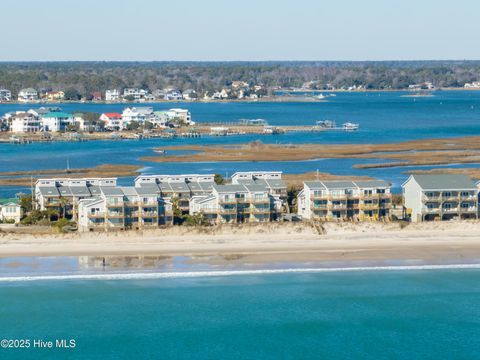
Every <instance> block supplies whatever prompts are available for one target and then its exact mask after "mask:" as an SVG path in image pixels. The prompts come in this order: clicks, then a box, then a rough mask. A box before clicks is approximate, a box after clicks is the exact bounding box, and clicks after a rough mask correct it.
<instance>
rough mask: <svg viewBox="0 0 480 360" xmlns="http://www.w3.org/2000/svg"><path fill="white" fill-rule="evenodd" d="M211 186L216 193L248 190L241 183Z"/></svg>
mask: <svg viewBox="0 0 480 360" xmlns="http://www.w3.org/2000/svg"><path fill="white" fill-rule="evenodd" d="M213 188H214V189H215V190H216V191H217V192H218V193H238V192H244V193H245V192H248V190H247V189H246V188H245V186H243V185H216V184H215V185H213Z"/></svg>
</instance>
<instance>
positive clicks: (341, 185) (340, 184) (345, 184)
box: [322, 181, 357, 189]
mask: <svg viewBox="0 0 480 360" xmlns="http://www.w3.org/2000/svg"><path fill="white" fill-rule="evenodd" d="M322 183H323V185H325V187H326V188H327V189H351V188H356V187H357V186H356V185H355V183H354V182H353V181H322Z"/></svg>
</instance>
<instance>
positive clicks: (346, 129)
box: [342, 122, 360, 131]
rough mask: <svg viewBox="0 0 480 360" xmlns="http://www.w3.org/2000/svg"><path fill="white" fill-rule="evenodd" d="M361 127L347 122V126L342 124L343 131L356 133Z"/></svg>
mask: <svg viewBox="0 0 480 360" xmlns="http://www.w3.org/2000/svg"><path fill="white" fill-rule="evenodd" d="M359 127H360V125H359V124H355V123H351V122H346V123H345V124H342V129H343V130H345V131H355V130H358V128H359Z"/></svg>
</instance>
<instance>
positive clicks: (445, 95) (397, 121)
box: [0, 91, 480, 197]
mask: <svg viewBox="0 0 480 360" xmlns="http://www.w3.org/2000/svg"><path fill="white" fill-rule="evenodd" d="M434 94H435V95H434V96H432V97H423V98H411V97H404V96H403V95H405V93H402V92H388V93H387V92H380V93H338V94H337V96H335V97H330V98H328V101H325V102H286V103H275V102H269V103H267V102H263V103H262V102H254V103H239V102H233V103H232V102H230V103H228V102H227V103H157V104H141V105H140V106H148V105H151V106H153V107H154V108H155V109H168V108H171V107H183V108H187V109H189V110H190V111H191V113H192V117H193V119H194V120H195V121H198V122H206V121H210V122H231V121H238V120H239V119H242V118H264V119H266V120H267V121H268V122H269V123H270V124H272V125H314V124H315V121H316V120H325V119H330V120H334V121H336V122H337V124H342V123H343V122H347V121H351V122H358V123H359V124H360V130H359V131H357V132H350V133H346V132H342V131H331V132H316V133H313V132H304V133H289V134H286V135H278V136H267V135H244V136H228V137H202V138H200V139H180V138H179V139H151V140H143V141H134V140H132V141H90V142H83V143H51V144H49V143H35V144H29V145H12V144H0V172H3V171H17V170H27V171H28V170H32V169H64V168H66V164H67V161H69V163H70V167H72V168H82V167H91V166H95V165H99V164H105V163H109V164H135V165H138V166H139V168H140V169H142V173H144V174H153V173H211V172H216V173H221V174H223V175H228V174H232V173H233V172H234V171H237V170H281V171H284V172H285V173H302V172H306V171H316V170H317V169H318V170H319V171H321V172H330V173H333V174H339V175H367V176H373V177H378V178H382V179H385V180H388V181H391V182H392V184H393V189H394V191H399V189H400V185H401V183H402V182H403V181H404V180H405V178H406V176H407V175H405V174H404V172H405V171H407V170H409V169H410V168H408V167H399V168H389V169H365V170H361V169H354V168H352V165H354V164H357V163H374V162H379V161H380V162H384V161H383V160H378V159H368V160H355V159H323V158H322V154H321V153H319V154H318V159H315V160H310V161H282V162H234V163H228V162H227V163H212V162H197V163H177V164H160V163H151V162H146V161H142V160H140V158H141V157H142V156H152V155H155V153H154V152H153V148H155V147H164V146H171V145H185V144H238V143H244V142H250V141H254V140H261V141H263V142H265V143H280V144H298V143H317V144H322V143H325V144H328V143H339V144H341V143H360V144H361V143H383V142H397V141H408V140H415V139H424V138H440V137H452V136H467V135H478V134H480V91H439V92H435V93H434ZM32 106H33V107H35V106H40V105H32ZM59 106H62V107H63V108H64V110H66V111H75V110H80V111H81V110H83V111H96V112H105V111H121V110H122V109H123V108H124V107H125V106H127V105H125V104H59ZM21 109H26V107H25V106H24V105H16V104H0V113H4V112H7V111H13V110H21ZM452 166H453V167H455V166H459V165H449V166H446V167H452ZM461 166H462V167H467V166H468V167H478V166H479V164H468V165H461ZM422 168H427V169H428V168H430V167H422ZM131 180H132V179H127V178H125V179H122V180H121V181H122V182H123V183H124V184H128V183H131ZM26 190H27V189H25V188H21V187H0V197H5V196H11V195H13V194H15V193H16V192H18V191H26Z"/></svg>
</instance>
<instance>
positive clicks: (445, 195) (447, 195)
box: [442, 191, 452, 197]
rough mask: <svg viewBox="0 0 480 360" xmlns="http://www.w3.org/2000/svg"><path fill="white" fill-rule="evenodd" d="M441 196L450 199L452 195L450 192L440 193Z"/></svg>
mask: <svg viewBox="0 0 480 360" xmlns="http://www.w3.org/2000/svg"><path fill="white" fill-rule="evenodd" d="M442 196H443V197H451V196H452V193H451V192H450V191H444V192H443V193H442Z"/></svg>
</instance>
